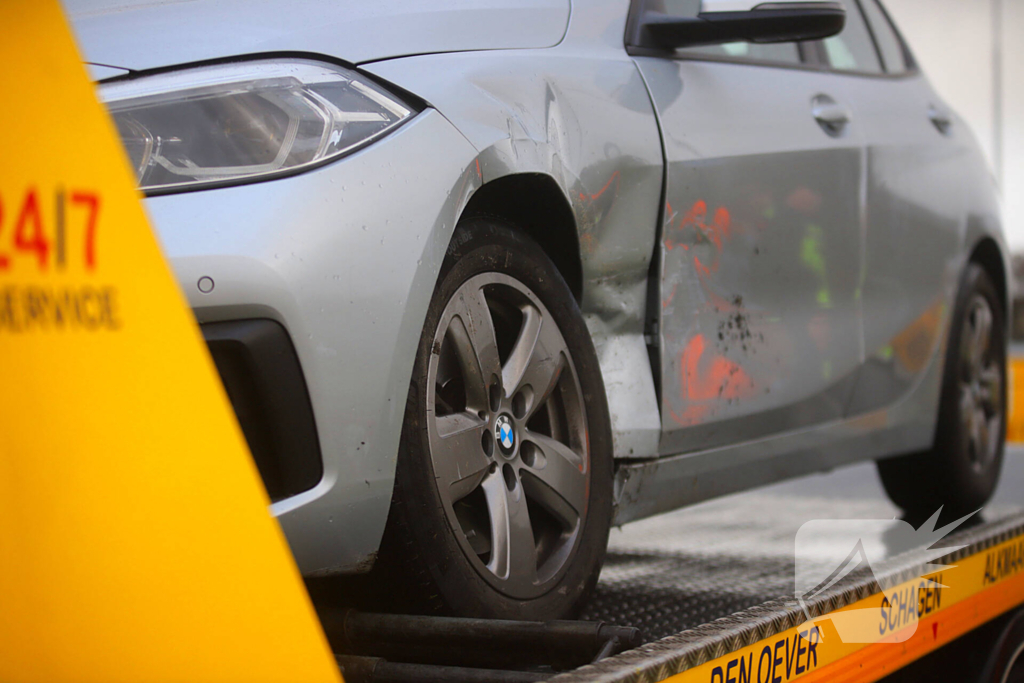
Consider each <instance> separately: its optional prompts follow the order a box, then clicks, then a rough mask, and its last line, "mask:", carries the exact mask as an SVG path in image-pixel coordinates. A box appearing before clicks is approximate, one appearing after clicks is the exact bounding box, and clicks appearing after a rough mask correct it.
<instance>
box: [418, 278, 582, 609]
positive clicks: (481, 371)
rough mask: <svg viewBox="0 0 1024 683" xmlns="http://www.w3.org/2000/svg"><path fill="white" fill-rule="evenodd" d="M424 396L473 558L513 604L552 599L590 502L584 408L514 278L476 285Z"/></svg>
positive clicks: (449, 318)
mask: <svg viewBox="0 0 1024 683" xmlns="http://www.w3.org/2000/svg"><path fill="white" fill-rule="evenodd" d="M426 398H427V401H426V409H427V415H426V417H427V429H428V440H429V446H430V458H431V463H432V465H433V471H434V477H435V482H436V484H437V488H438V492H439V494H440V497H441V501H442V503H443V506H444V510H445V514H446V516H447V519H448V523H449V525H450V526H451V528H452V529H453V530H454V532H455V536H456V538H457V539H458V541H459V544H460V546H461V547H462V549H463V551H464V553H465V555H466V557H467V558H468V559H469V560H470V562H471V563H472V564H473V565H474V567H475V568H476V569H477V571H478V572H479V573H480V574H481V575H482V576H483V577H484V578H485V579H486V580H487V581H488V582H489V583H491V585H493V586H494V587H495V588H497V589H498V590H500V591H501V592H503V593H505V594H506V595H508V596H510V597H513V598H519V599H528V598H532V597H536V596H538V595H541V594H543V593H544V592H545V591H546V590H548V589H549V588H550V587H551V586H553V585H554V584H555V583H556V582H557V581H558V579H559V578H560V577H561V576H562V575H563V574H564V572H565V570H566V568H567V567H568V566H569V564H570V563H571V561H572V558H573V556H574V554H575V552H576V550H577V549H578V546H579V541H580V536H581V531H582V526H583V520H584V519H586V510H587V505H588V501H589V492H590V457H589V452H588V443H587V424H586V406H585V404H584V399H583V392H582V389H581V387H580V382H579V378H578V375H577V373H576V369H575V367H574V365H573V361H572V355H571V353H570V351H569V349H568V347H567V345H566V342H565V340H564V338H563V337H562V334H561V332H560V331H559V329H558V325H557V324H556V322H555V320H554V318H553V317H552V316H551V314H550V313H549V312H548V310H547V308H545V306H544V305H543V304H542V303H541V302H540V300H539V299H538V298H537V296H536V295H535V294H534V293H533V292H532V291H531V290H530V289H529V288H528V287H526V286H525V285H524V284H523V283H521V282H519V281H518V280H516V279H515V278H512V277H510V276H507V275H504V274H501V273H484V274H480V275H477V276H475V277H472V278H470V279H469V280H467V281H466V282H465V283H463V284H462V285H461V286H460V287H459V289H458V290H456V292H455V293H454V294H453V295H452V297H451V298H450V299H449V301H448V304H447V305H446V307H445V309H444V311H443V313H442V315H441V319H440V322H439V324H438V327H437V331H436V333H435V335H434V341H433V345H432V349H431V357H430V363H429V369H428V373H427V397H426Z"/></svg>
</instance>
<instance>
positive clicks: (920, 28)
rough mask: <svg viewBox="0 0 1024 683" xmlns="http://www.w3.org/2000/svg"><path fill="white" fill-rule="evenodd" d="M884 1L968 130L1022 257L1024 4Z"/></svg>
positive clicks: (1021, 0)
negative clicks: (995, 182)
mask: <svg viewBox="0 0 1024 683" xmlns="http://www.w3.org/2000/svg"><path fill="white" fill-rule="evenodd" d="M883 3H884V4H885V5H886V7H887V8H888V10H889V12H890V13H891V14H892V16H893V19H894V20H895V21H896V24H897V26H898V27H899V29H900V31H901V32H902V33H903V37H904V38H906V39H907V42H909V43H910V48H911V50H912V51H913V52H914V55H915V56H916V57H917V61H918V62H919V63H920V65H921V68H922V69H923V70H924V72H925V73H926V74H927V76H928V78H929V79H930V80H931V82H932V84H934V86H935V88H936V89H937V90H938V91H939V94H940V95H941V96H942V97H943V98H944V99H945V100H946V102H947V103H948V104H949V105H950V106H952V107H953V108H954V109H955V110H956V111H957V112H958V113H959V114H960V115H961V116H962V117H963V118H965V119H966V120H967V122H968V124H969V125H970V126H971V128H973V129H974V132H975V134H976V135H977V137H978V141H979V142H980V143H981V146H982V148H983V149H984V150H985V154H986V156H987V157H988V159H989V164H990V165H991V166H992V168H993V172H994V173H995V174H996V176H997V177H998V178H1000V180H1001V187H1002V195H1003V220H1004V226H1005V229H1006V235H1007V239H1008V240H1009V242H1010V246H1011V248H1012V249H1013V250H1014V251H1015V252H1021V253H1024V0H883ZM1000 13H1001V15H1002V16H1001V21H997V19H998V17H999V15H1000ZM997 52H1001V59H1000V58H999V57H998V56H997ZM1000 64H1001V68H1002V75H1001V78H1000V77H998V75H997V74H998V69H999V65H1000ZM1000 100H1001V106H1000ZM1000 116H1001V119H1002V123H1001V125H1000V123H999V119H1000ZM1000 141H1001V142H1000ZM1000 159H1001V163H1000ZM997 166H998V168H997Z"/></svg>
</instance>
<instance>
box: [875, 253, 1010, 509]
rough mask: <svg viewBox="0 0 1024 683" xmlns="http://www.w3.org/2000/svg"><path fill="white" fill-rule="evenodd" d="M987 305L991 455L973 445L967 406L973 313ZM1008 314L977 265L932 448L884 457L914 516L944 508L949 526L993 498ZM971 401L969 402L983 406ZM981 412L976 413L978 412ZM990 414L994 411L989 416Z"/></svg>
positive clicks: (891, 486)
mask: <svg viewBox="0 0 1024 683" xmlns="http://www.w3.org/2000/svg"><path fill="white" fill-rule="evenodd" d="M979 300H980V301H983V302H984V303H985V304H987V307H988V309H989V311H990V312H991V329H990V339H991V341H990V343H989V344H988V348H987V350H986V352H985V357H984V363H985V364H986V365H987V366H989V367H991V368H992V369H993V370H992V371H991V372H990V373H989V374H990V375H991V376H992V377H996V376H998V387H997V388H996V389H994V390H992V391H989V392H988V393H989V394H991V395H992V404H993V410H992V412H991V415H992V417H991V419H992V420H993V422H992V426H991V431H992V432H994V433H995V437H994V439H993V441H994V443H991V444H990V448H988V449H986V450H985V453H984V454H982V453H979V452H978V451H980V450H981V449H978V448H975V447H974V446H972V439H971V438H970V433H969V431H970V430H969V429H968V427H967V426H966V424H965V422H966V420H965V416H966V415H968V414H969V412H968V409H967V408H961V405H962V403H961V397H962V392H963V391H965V390H964V389H963V386H964V383H965V381H966V380H965V363H966V362H967V359H966V356H965V354H966V353H967V348H966V345H965V330H966V331H968V332H970V331H971V330H972V329H973V328H974V326H975V325H976V324H977V323H976V320H975V318H972V316H976V315H978V314H977V312H976V310H977V309H976V308H975V307H974V306H975V305H976V302H978V301H979ZM1005 325H1006V317H1005V312H1004V310H1003V304H1002V298H1001V297H1000V295H999V293H998V290H997V289H996V287H995V285H994V284H993V282H992V279H991V277H989V275H988V273H986V272H985V270H984V269H983V268H982V267H981V266H979V265H977V264H975V263H969V264H968V266H967V269H966V271H965V272H964V275H963V279H962V282H961V285H960V291H959V293H958V295H957V301H956V306H955V308H954V312H953V320H952V324H951V326H950V333H949V343H948V346H947V352H946V360H945V367H944V370H943V380H942V394H941V397H940V401H939V417H938V424H937V426H936V430H935V442H934V445H933V446H932V449H931V450H929V451H925V452H923V453H914V454H911V455H904V456H899V457H895V458H889V459H886V460H879V461H878V463H877V465H878V474H879V475H880V477H881V479H882V484H883V486H884V487H885V491H886V493H888V495H889V498H890V499H892V501H893V502H894V503H895V504H896V505H898V506H899V507H900V508H902V509H903V510H904V512H905V513H906V515H907V517H908V519H911V520H914V521H917V522H921V521H924V520H925V519H927V518H928V517H929V516H931V515H932V514H933V513H934V512H935V511H936V510H938V508H939V507H940V506H941V507H942V508H943V513H942V521H943V522H946V521H950V520H952V519H956V518H958V517H961V516H963V515H966V514H968V513H971V512H974V511H976V510H978V509H980V508H981V507H982V506H983V505H984V504H985V503H986V502H987V501H988V500H989V498H991V496H992V494H993V492H994V491H995V488H996V484H997V483H998V481H999V473H1000V470H1001V469H1002V462H1003V448H1004V444H1005V434H1006V327H1005ZM973 400H974V399H970V400H969V401H967V402H965V403H964V405H967V406H973V405H975V404H974V403H973V402H972V401H973ZM974 412H975V413H976V411H974ZM986 412H987V411H986Z"/></svg>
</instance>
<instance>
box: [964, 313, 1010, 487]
mask: <svg viewBox="0 0 1024 683" xmlns="http://www.w3.org/2000/svg"><path fill="white" fill-rule="evenodd" d="M992 328H993V313H992V307H991V306H990V305H989V303H988V300H987V299H986V298H985V297H984V296H982V295H980V294H976V295H975V296H974V297H973V298H972V299H971V302H970V304H969V305H968V308H967V316H966V317H965V319H964V325H963V329H962V331H961V338H960V358H959V373H958V374H959V400H960V404H959V405H960V421H961V425H962V427H963V429H962V430H961V434H963V438H964V441H965V443H964V446H965V447H966V449H967V452H968V454H969V457H970V461H971V465H972V466H973V467H974V468H975V469H976V470H982V469H984V468H985V467H987V466H988V464H989V463H991V462H992V461H993V459H994V458H995V456H996V452H997V451H998V449H999V443H1000V433H999V430H1000V429H1002V424H1003V420H1002V415H1003V372H1002V365H1001V363H1000V356H999V355H998V353H997V349H998V343H999V342H998V340H994V339H993V338H992V332H993V329H992Z"/></svg>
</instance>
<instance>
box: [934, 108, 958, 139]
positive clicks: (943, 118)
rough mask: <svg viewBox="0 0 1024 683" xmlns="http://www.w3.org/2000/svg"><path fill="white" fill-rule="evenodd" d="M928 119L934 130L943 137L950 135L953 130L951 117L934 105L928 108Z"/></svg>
mask: <svg viewBox="0 0 1024 683" xmlns="http://www.w3.org/2000/svg"><path fill="white" fill-rule="evenodd" d="M928 118H929V120H931V122H932V125H933V126H935V129H936V130H937V131H939V132H940V133H942V134H943V135H950V133H951V131H952V129H953V117H952V116H950V115H949V113H947V112H945V111H943V110H942V109H939V108H938V107H936V106H935V105H931V106H930V107H928Z"/></svg>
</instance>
